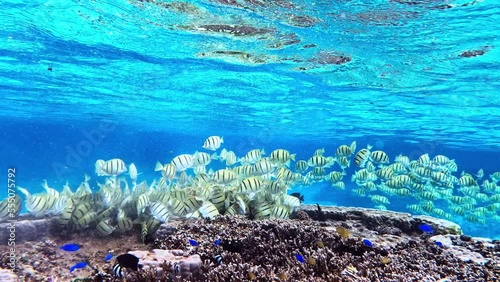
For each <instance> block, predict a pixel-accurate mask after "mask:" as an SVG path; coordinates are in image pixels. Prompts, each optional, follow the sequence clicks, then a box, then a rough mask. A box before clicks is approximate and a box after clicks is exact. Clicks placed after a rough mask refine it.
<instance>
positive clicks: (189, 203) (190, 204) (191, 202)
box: [184, 196, 203, 213]
mask: <svg viewBox="0 0 500 282" xmlns="http://www.w3.org/2000/svg"><path fill="white" fill-rule="evenodd" d="M202 205H203V201H201V200H200V199H198V198H197V197H194V196H190V197H188V198H187V199H185V200H184V206H185V210H186V212H188V213H190V212H194V211H195V210H197V209H199V208H200V207H201V206H202Z"/></svg>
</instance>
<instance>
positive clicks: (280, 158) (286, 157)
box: [269, 149, 296, 166]
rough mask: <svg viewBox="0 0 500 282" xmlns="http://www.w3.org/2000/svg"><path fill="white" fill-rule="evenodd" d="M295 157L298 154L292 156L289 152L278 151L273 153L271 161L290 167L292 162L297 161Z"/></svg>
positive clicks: (270, 156) (270, 157)
mask: <svg viewBox="0 0 500 282" xmlns="http://www.w3.org/2000/svg"><path fill="white" fill-rule="evenodd" d="M295 155H296V154H290V152H289V151H288V150H284V149H277V150H274V151H272V152H271V155H269V159H270V160H271V161H273V162H275V163H279V164H284V165H286V166H289V164H290V160H292V161H295Z"/></svg>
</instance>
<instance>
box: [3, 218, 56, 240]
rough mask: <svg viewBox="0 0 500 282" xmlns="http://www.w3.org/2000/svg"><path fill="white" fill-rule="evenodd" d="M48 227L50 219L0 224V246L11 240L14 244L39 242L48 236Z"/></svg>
mask: <svg viewBox="0 0 500 282" xmlns="http://www.w3.org/2000/svg"><path fill="white" fill-rule="evenodd" d="M50 226H51V219H47V218H43V219H23V220H17V221H14V222H4V223H0V244H2V245H7V243H8V242H9V239H11V238H12V239H13V240H15V243H16V244H19V243H22V242H25V241H37V240H40V238H42V237H45V236H48V235H49V231H50Z"/></svg>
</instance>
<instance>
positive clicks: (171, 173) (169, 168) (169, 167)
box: [155, 162, 176, 181]
mask: <svg viewBox="0 0 500 282" xmlns="http://www.w3.org/2000/svg"><path fill="white" fill-rule="evenodd" d="M155 171H161V175H162V176H163V178H165V179H166V180H168V181H172V180H173V179H174V178H175V172H176V168H175V165H173V164H166V165H162V164H161V163H160V162H156V166H155Z"/></svg>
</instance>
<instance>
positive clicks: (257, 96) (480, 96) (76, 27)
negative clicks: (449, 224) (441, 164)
mask: <svg viewBox="0 0 500 282" xmlns="http://www.w3.org/2000/svg"><path fill="white" fill-rule="evenodd" d="M238 3H242V5H241V6H238V7H231V6H227V5H223V4H220V3H217V2H215V1H213V2H212V1H193V2H191V4H192V6H186V5H184V6H182V7H181V8H179V6H175V7H174V6H172V4H170V6H168V5H167V6H168V7H167V8H166V7H163V6H161V5H157V4H152V3H143V2H135V1H134V2H125V1H111V2H104V1H47V2H43V1H39V2H38V1H31V2H29V3H28V4H27V3H24V2H22V1H17V2H16V1H4V2H3V3H2V4H3V5H2V7H3V9H2V17H0V24H1V25H2V27H3V28H2V29H1V30H0V36H1V38H3V39H4V40H2V41H1V42H0V77H1V79H0V86H1V88H2V91H1V93H0V95H1V97H2V105H3V107H2V111H0V118H1V123H0V124H1V128H2V129H3V135H2V137H1V143H2V145H3V146H2V147H1V148H0V156H1V159H2V160H3V161H2V169H4V171H6V170H7V168H9V167H15V168H16V169H17V170H16V171H17V173H16V178H17V184H18V185H20V186H22V187H28V188H29V190H30V191H34V192H36V191H38V192H41V191H42V188H41V186H40V185H39V184H40V182H41V181H42V180H43V179H47V180H48V181H49V183H50V184H51V185H52V186H51V187H56V188H57V189H59V190H61V189H62V186H63V185H64V183H65V182H66V180H68V181H70V184H71V187H72V188H73V189H75V188H76V187H77V186H78V184H79V183H80V182H81V181H82V180H83V174H84V173H89V174H92V177H93V180H92V181H93V182H92V183H93V186H94V187H95V188H96V185H95V182H94V181H96V180H98V179H99V178H97V177H96V176H95V174H93V172H94V163H95V161H96V160H97V159H101V158H102V159H111V158H114V157H119V158H122V159H123V160H124V161H125V162H126V163H127V164H129V163H131V162H134V163H135V164H136V165H137V167H138V169H139V172H140V173H142V174H141V175H140V176H139V178H140V179H147V180H148V181H151V180H152V179H153V178H156V177H158V173H155V172H154V171H153V168H154V165H155V162H156V161H157V160H160V161H161V162H168V161H170V160H171V159H172V158H173V157H175V156H176V155H178V154H181V153H193V152H194V151H196V150H201V145H202V144H203V141H204V139H205V138H206V137H208V136H210V135H220V136H224V139H225V143H224V147H225V148H228V149H230V150H234V151H235V152H236V154H237V155H238V156H240V157H241V156H243V155H244V154H245V153H246V152H247V151H249V150H250V149H254V148H265V150H266V152H267V153H270V152H271V151H272V150H274V149H277V148H285V149H288V150H290V151H291V152H292V153H297V159H306V160H307V159H308V158H309V157H310V156H312V154H313V152H314V150H316V149H318V148H322V147H325V148H326V155H333V154H334V152H335V149H336V148H337V147H338V146H339V145H341V144H349V143H350V142H351V141H353V140H356V141H357V143H358V149H359V148H362V147H365V146H366V145H367V144H371V145H374V146H375V147H374V148H375V149H377V150H384V151H386V152H387V153H388V154H389V157H390V159H391V161H392V160H393V159H394V157H395V156H396V155H398V154H400V153H403V154H405V155H408V156H410V158H411V159H416V158H418V157H419V156H420V155H422V154H424V153H428V154H429V155H431V157H432V156H435V155H437V154H443V155H446V156H448V157H450V158H451V159H455V160H456V162H457V164H458V167H459V170H458V172H456V173H454V175H456V176H460V172H461V171H462V170H465V171H466V172H468V173H471V174H475V173H476V172H477V171H478V170H479V169H480V168H483V169H484V172H485V179H486V178H487V177H488V175H489V174H491V173H493V172H496V171H500V164H499V162H498V160H499V159H500V145H499V144H500V143H499V141H498V140H500V125H499V124H498V120H500V97H499V96H498V95H497V93H498V91H499V90H500V84H499V81H500V72H499V68H498V64H495V63H497V62H498V59H499V58H500V55H499V51H498V48H497V47H496V46H498V45H499V44H498V43H499V42H498V37H497V36H496V31H497V30H498V29H499V28H500V26H499V22H500V21H499V19H498V12H499V8H498V7H496V6H495V5H494V4H492V3H491V2H487V1H485V2H467V1H455V2H438V1H425V2H411V3H410V2H406V3H405V1H392V2H391V1H373V2H370V3H365V2H356V1H341V2H338V3H334V4H332V3H330V2H324V1H316V2H312V1H297V2H293V5H291V4H286V3H289V2H287V1H283V2H276V3H279V5H278V4H276V3H275V4H266V5H264V4H262V5H264V6H262V5H257V4H255V3H257V2H253V3H254V4H252V3H250V2H246V3H245V2H244V1H241V2H238ZM262 3H265V2H262ZM290 3H291V2H290ZM412 3H413V4H412ZM442 5H451V6H453V7H451V8H450V7H448V6H442ZM179 9H180V11H179ZM297 16H307V18H305V17H302V18H300V17H297ZM210 24H211V25H215V24H219V25H222V24H226V25H228V26H226V27H225V30H226V31H221V32H208V31H206V29H207V25H210ZM311 24H313V25H312V26H304V25H311ZM234 25H236V26H239V27H242V26H244V27H249V26H250V27H254V28H256V29H257V28H258V29H260V30H261V31H262V32H261V33H259V34H256V35H252V36H235V35H234V33H233V34H231V33H230V32H227V30H228V29H229V30H230V27H231V26H234ZM212 28H213V26H212ZM204 29H205V30H204ZM223 30H224V29H223ZM247 31H248V29H247ZM298 40H300V42H298ZM312 44H314V45H315V46H314V47H311V46H312ZM308 45H309V46H308ZM229 51H231V52H229ZM467 51H471V52H472V53H474V51H475V52H476V55H477V56H472V57H471V56H470V55H467V54H468V53H464V52H467ZM342 58H344V59H345V58H350V59H351V60H350V61H348V62H341V63H340V64H335V63H332V62H340V61H338V60H341V59H342ZM325 62H330V63H325ZM103 121H105V122H107V125H108V127H106V129H107V130H104V128H103V127H102V126H101V125H100V123H102V122H103ZM100 126H101V128H100ZM95 130H101V131H107V132H106V135H105V136H104V137H103V138H102V140H97V141H96V140H95V139H94V140H92V137H91V136H92V133H93V132H94V133H95V132H96V131H95ZM89 136H90V137H89ZM92 141H94V142H92ZM218 165H219V164H217V165H215V167H218ZM219 168H222V166H220V167H219ZM354 171H355V169H354V168H353V167H350V168H349V169H348V170H347V174H348V177H346V179H345V183H346V186H347V188H346V190H345V191H339V190H332V188H330V184H328V183H327V182H323V183H317V184H313V185H312V186H309V187H306V188H301V187H299V186H296V187H294V188H293V190H292V191H300V192H301V193H303V194H305V198H306V202H307V203H316V202H320V203H323V204H335V205H349V206H365V207H371V206H372V203H371V202H370V201H369V200H368V199H367V198H362V197H358V196H355V195H354V194H353V193H352V192H351V190H352V189H354V188H355V184H354V183H351V182H350V180H349V178H350V175H352V173H353V172H354ZM100 180H101V181H102V179H100ZM457 194H458V192H457ZM0 195H1V196H2V198H3V197H4V196H6V195H7V192H6V191H5V192H4V191H1V192H0ZM392 202H393V204H392V205H388V206H387V208H389V209H393V210H400V211H406V209H405V206H406V204H412V203H414V202H415V201H414V200H412V199H409V200H408V202H406V199H405V200H400V199H399V200H396V201H392ZM439 205H443V206H444V207H446V205H444V204H443V203H440V202H437V203H436V206H439ZM484 205H486V204H484ZM456 220H457V221H458V223H460V224H461V225H462V226H463V229H464V231H465V233H468V234H471V235H477V236H486V237H493V238H495V237H497V238H498V237H500V229H498V222H494V221H492V220H490V219H487V220H486V224H471V223H468V222H467V221H463V220H462V219H461V218H460V217H459V218H456ZM495 228H496V229H495Z"/></svg>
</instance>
